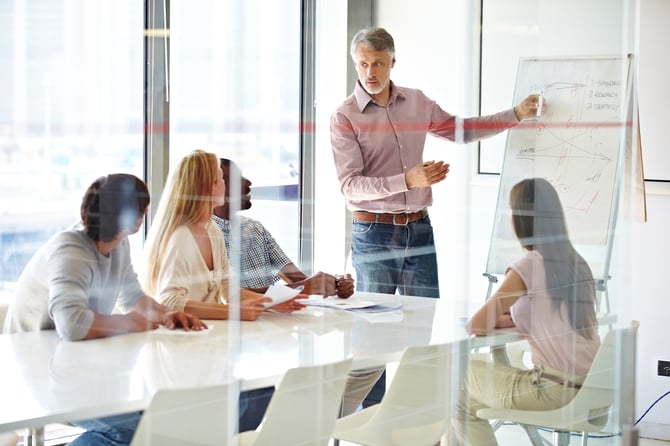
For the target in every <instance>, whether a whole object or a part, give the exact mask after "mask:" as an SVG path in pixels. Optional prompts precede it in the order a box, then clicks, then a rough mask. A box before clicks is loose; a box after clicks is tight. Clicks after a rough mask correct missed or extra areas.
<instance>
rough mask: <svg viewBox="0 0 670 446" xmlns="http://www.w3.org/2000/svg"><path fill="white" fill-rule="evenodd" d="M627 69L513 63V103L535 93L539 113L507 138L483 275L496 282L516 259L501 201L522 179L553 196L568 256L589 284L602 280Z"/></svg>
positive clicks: (625, 113)
mask: <svg viewBox="0 0 670 446" xmlns="http://www.w3.org/2000/svg"><path fill="white" fill-rule="evenodd" d="M630 67H631V63H630V60H629V58H628V57H597V58H593V57H588V58H587V57H585V58H522V59H520V60H519V65H518V70H517V79H516V87H515V91H514V103H515V104H518V103H520V102H521V101H522V100H523V98H525V97H526V96H527V95H528V94H530V93H539V92H542V93H543V98H544V101H545V103H546V107H547V108H546V111H545V114H544V115H543V116H542V117H540V118H537V119H535V120H529V121H524V122H523V123H521V124H520V125H518V126H516V127H514V128H513V129H510V130H509V131H508V134H507V144H506V149H505V155H504V160H503V168H502V172H501V176H500V187H499V190H498V201H497V206H496V213H495V220H494V224H493V233H492V236H491V243H490V246H489V257H488V262H487V267H486V268H487V271H486V272H487V273H488V274H497V275H502V274H504V273H505V270H506V268H507V266H509V265H510V263H512V262H514V261H515V260H516V259H518V258H519V257H521V256H522V255H523V249H522V247H521V245H520V244H519V241H518V240H517V238H516V236H515V235H514V231H513V229H512V225H511V212H510V209H509V193H510V190H511V188H512V186H514V184H516V183H517V182H519V181H521V180H522V179H525V178H532V177H541V178H544V179H546V180H548V181H549V182H550V183H551V184H552V185H553V186H554V187H555V188H556V190H557V192H558V194H559V197H560V199H561V204H562V205H563V210H564V213H565V217H566V221H567V226H568V234H569V236H570V239H571V240H572V243H573V244H574V245H575V248H576V249H577V250H578V251H579V252H580V254H581V255H582V256H583V257H584V258H585V259H586V261H587V262H588V263H589V265H590V267H591V269H592V271H593V275H594V277H595V278H596V279H606V278H607V273H608V271H607V270H608V266H609V255H610V251H611V249H610V247H611V239H612V236H613V233H614V228H615V222H616V212H617V210H618V206H617V205H618V196H619V194H618V191H619V181H620V179H621V175H620V173H621V172H622V170H621V169H622V167H621V166H622V164H623V159H624V155H623V154H624V153H625V144H626V138H627V136H628V135H629V134H630V132H629V130H630V125H631V124H630V123H631V120H630V111H629V109H630V97H629V92H630V90H631V88H630V84H629V83H630V81H631V79H630V76H631V75H630Z"/></svg>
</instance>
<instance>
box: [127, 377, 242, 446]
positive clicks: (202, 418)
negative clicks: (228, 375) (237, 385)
mask: <svg viewBox="0 0 670 446" xmlns="http://www.w3.org/2000/svg"><path fill="white" fill-rule="evenodd" d="M237 397H238V393H237V392H232V391H231V390H230V386H228V385H220V386H207V387H195V388H187V389H170V390H159V391H158V392H156V394H155V395H154V397H153V398H152V400H151V403H150V404H149V407H148V408H147V409H146V410H145V411H144V414H143V415H142V419H141V420H140V423H139V425H138V426H137V430H136V431H135V435H134V436H133V441H132V442H131V446H149V445H152V446H182V445H185V444H188V445H212V446H213V445H221V444H226V442H227V440H228V439H229V438H231V437H232V435H233V433H234V432H235V429H236V428H235V426H236V423H237V418H236V417H235V418H234V419H232V420H229V419H228V418H229V417H228V414H229V413H230V411H229V410H228V405H229V404H232V403H231V402H230V401H231V400H229V398H233V399H234V400H232V401H234V404H235V407H236V405H237Z"/></svg>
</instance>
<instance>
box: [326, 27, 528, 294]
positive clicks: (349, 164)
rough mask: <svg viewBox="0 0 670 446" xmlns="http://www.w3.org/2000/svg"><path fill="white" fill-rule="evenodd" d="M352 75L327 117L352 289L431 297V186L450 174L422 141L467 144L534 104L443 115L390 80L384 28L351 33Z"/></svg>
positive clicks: (390, 50)
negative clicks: (348, 227)
mask: <svg viewBox="0 0 670 446" xmlns="http://www.w3.org/2000/svg"><path fill="white" fill-rule="evenodd" d="M350 51H351V57H352V58H353V60H354V63H355V66H356V71H357V72H358V82H357V83H356V86H355V88H354V92H353V94H352V95H351V96H349V97H348V98H347V99H346V100H345V101H344V103H342V105H340V106H339V107H338V109H337V110H336V111H335V113H334V114H333V116H332V118H331V124H330V132H331V143H332V149H333V156H334V159H335V167H336V171H337V176H338V179H339V181H340V187H341V191H342V193H343V195H344V197H345V198H346V201H347V206H348V208H349V210H350V211H351V212H352V216H353V226H352V237H351V238H352V263H353V265H354V268H355V270H356V282H357V285H356V288H357V289H358V290H361V291H373V292H381V293H389V294H395V293H396V292H399V293H400V294H404V295H412V296H424V297H439V286H438V273H437V258H436V255H435V243H434V239H433V228H432V226H431V223H430V218H429V216H428V207H429V206H430V205H431V204H432V201H433V200H432V193H431V185H433V184H436V183H438V182H440V181H442V180H444V179H445V178H446V175H447V173H448V172H449V165H448V164H446V163H444V162H442V161H428V162H424V160H423V149H424V143H425V140H426V135H427V134H431V135H433V136H436V137H439V138H443V139H447V140H450V141H455V142H458V143H470V142H473V141H477V140H480V139H483V138H486V137H489V136H493V135H495V134H498V133H500V132H502V131H504V130H506V129H508V128H510V127H513V126H514V125H516V124H517V123H518V122H519V121H520V120H522V119H525V118H530V117H533V116H535V115H536V110H537V107H538V95H530V96H528V97H527V98H526V99H524V100H523V101H522V102H521V103H520V104H519V105H517V106H516V107H514V108H513V109H510V110H507V111H504V112H501V113H497V114H494V115H490V116H483V117H478V118H469V119H462V118H458V117H456V116H453V115H451V114H449V113H447V112H445V111H443V110H442V109H441V108H440V107H439V105H437V104H436V103H435V101H433V100H431V99H430V98H428V97H426V96H425V95H424V94H423V93H422V92H421V91H420V90H416V89H412V88H405V87H399V86H397V85H395V84H394V83H393V82H392V81H391V69H392V68H393V66H394V65H395V61H396V60H395V46H394V42H393V37H391V35H390V34H389V33H388V32H387V31H386V30H384V29H383V28H369V29H364V30H362V31H359V32H358V33H357V34H356V35H355V36H354V38H353V40H352V42H351V49H350Z"/></svg>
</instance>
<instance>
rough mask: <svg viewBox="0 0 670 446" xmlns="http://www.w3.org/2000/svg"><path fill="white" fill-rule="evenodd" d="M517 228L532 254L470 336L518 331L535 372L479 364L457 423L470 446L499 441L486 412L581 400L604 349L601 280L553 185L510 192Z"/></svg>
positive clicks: (536, 181) (526, 183)
mask: <svg viewBox="0 0 670 446" xmlns="http://www.w3.org/2000/svg"><path fill="white" fill-rule="evenodd" d="M510 206H511V209H512V225H513V227H514V231H515V234H516V236H517V238H518V239H519V241H520V242H521V244H522V245H523V247H524V249H525V250H526V254H525V255H524V256H523V257H521V258H520V259H519V260H517V261H516V262H514V263H513V264H512V265H510V266H509V267H508V269H507V272H506V275H505V279H504V280H503V282H502V283H501V285H500V287H499V288H498V290H497V291H496V293H495V294H494V295H493V296H492V297H491V298H490V299H489V300H487V301H486V303H485V304H484V305H483V306H482V307H481V308H480V309H479V310H478V311H477V312H476V313H475V314H474V316H472V318H471V319H470V321H469V322H468V324H467V330H468V332H469V333H470V334H476V335H486V334H489V333H490V332H491V331H492V330H494V329H495V328H503V327H513V326H516V327H518V329H519V330H520V331H521V332H522V333H524V334H525V335H526V336H527V338H528V343H529V344H530V350H531V358H532V362H533V365H534V367H533V368H532V369H519V368H515V367H510V366H506V365H502V364H494V363H491V362H487V361H479V360H473V361H471V362H470V369H469V371H468V375H467V378H466V383H465V388H464V395H463V396H462V398H461V402H460V404H459V411H458V416H457V418H456V419H455V420H454V433H455V434H456V437H457V438H458V441H459V443H460V444H463V445H478V446H483V445H495V444H497V442H496V439H495V435H494V433H493V429H492V428H491V426H490V424H489V422H488V421H487V420H484V419H481V418H478V417H477V416H476V413H477V410H479V409H481V408H483V407H496V408H514V409H525V410H548V409H556V408H558V407H561V406H564V405H565V404H567V403H568V402H569V401H570V400H571V399H572V398H574V396H575V395H576V393H577V391H578V390H579V387H580V385H581V383H582V382H583V381H584V377H585V375H586V374H587V373H588V370H589V368H590V367H591V363H592V362H593V358H594V356H595V354H596V352H597V350H598V347H599V346H600V339H599V337H598V331H597V321H596V314H595V282H594V279H593V274H592V273H591V269H590V268H589V265H588V264H587V263H586V261H584V259H583V258H582V256H581V255H579V253H578V252H577V251H576V250H575V248H574V247H573V246H572V243H570V239H569V238H568V233H567V228H566V224H565V218H564V216H563V208H562V206H561V202H560V200H559V197H558V194H557V193H556V190H555V189H554V188H553V186H552V185H551V184H550V183H549V182H548V181H546V180H544V179H541V178H532V179H527V180H523V181H521V182H519V183H517V184H516V185H514V187H513V188H512V190H511V192H510Z"/></svg>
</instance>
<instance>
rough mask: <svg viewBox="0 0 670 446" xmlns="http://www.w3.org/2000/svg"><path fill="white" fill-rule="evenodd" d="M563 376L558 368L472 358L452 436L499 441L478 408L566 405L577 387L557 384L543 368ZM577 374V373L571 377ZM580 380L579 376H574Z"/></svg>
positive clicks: (479, 444)
mask: <svg viewBox="0 0 670 446" xmlns="http://www.w3.org/2000/svg"><path fill="white" fill-rule="evenodd" d="M543 371H545V372H546V373H551V374H552V375H556V376H561V377H564V376H565V374H564V373H561V372H559V371H556V370H548V369H541V368H537V367H536V368H534V369H530V370H524V369H518V368H515V367H510V366H505V365H502V364H495V363H492V362H489V361H481V360H472V361H470V365H469V370H468V373H467V375H466V379H465V383H464V386H463V388H462V391H461V396H460V401H459V403H458V413H457V415H456V417H455V418H454V419H453V420H452V433H453V435H452V436H451V437H452V438H453V437H454V436H455V437H456V439H457V441H458V444H459V445H461V446H465V445H473V446H475V445H476V446H489V445H497V444H498V443H497V441H496V438H495V434H494V432H493V429H492V428H491V424H490V423H489V421H488V420H485V419H482V418H478V417H477V415H476V414H477V410H479V409H481V408H484V407H494V408H508V409H509V408H513V409H522V410H523V409H525V410H547V409H556V408H559V407H562V406H564V405H565V404H567V403H568V402H570V400H572V399H573V398H574V397H575V395H576V394H577V391H578V389H576V388H574V387H569V386H565V385H562V384H558V383H556V382H554V381H552V380H549V379H546V378H543V377H542V372H543ZM571 378H574V377H571ZM573 381H574V382H577V383H581V381H580V379H579V378H578V379H573Z"/></svg>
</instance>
